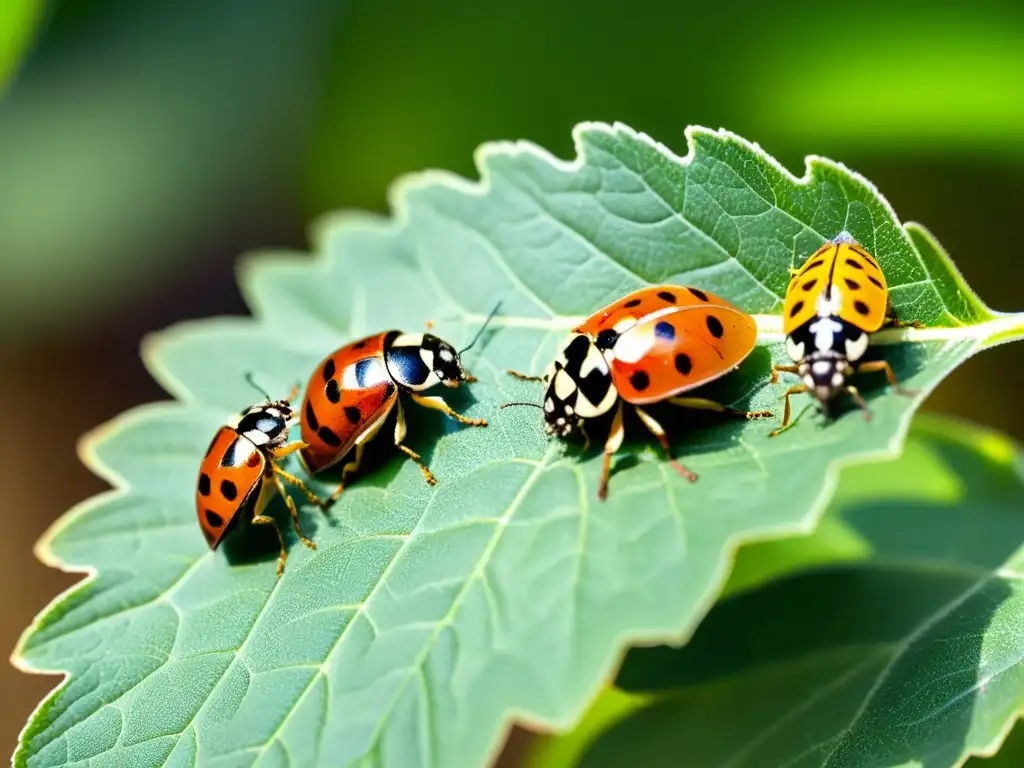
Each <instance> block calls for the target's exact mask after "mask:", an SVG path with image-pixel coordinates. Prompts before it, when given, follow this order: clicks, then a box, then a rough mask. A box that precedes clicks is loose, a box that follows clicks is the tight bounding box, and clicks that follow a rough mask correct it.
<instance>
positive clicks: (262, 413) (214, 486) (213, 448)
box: [196, 376, 322, 576]
mask: <svg viewBox="0 0 1024 768" xmlns="http://www.w3.org/2000/svg"><path fill="white" fill-rule="evenodd" d="M246 378H247V379H248V381H249V383H251V384H252V385H253V386H254V387H255V386H256V384H255V383H254V382H253V381H252V378H251V377H249V376H247V377H246ZM257 389H258V387H257ZM297 393H298V387H296V388H295V390H293V391H292V393H291V395H289V396H288V398H287V399H286V400H271V399H270V396H269V395H267V401H266V402H265V403H259V404H257V405H254V406H252V407H250V408H247V409H246V410H244V411H243V412H242V414H241V416H240V417H239V419H238V423H237V425H234V426H231V425H225V426H223V427H221V428H220V429H219V430H217V434H216V435H214V438H213V442H211V443H210V447H209V448H208V449H207V450H206V456H205V458H204V459H203V463H202V465H201V466H200V468H199V482H198V485H197V488H196V514H197V515H198V517H199V527H200V528H201V529H202V531H203V535H204V536H205V537H206V543H207V544H209V545H210V549H211V550H214V549H217V546H218V545H219V544H220V542H221V540H222V539H223V538H224V535H225V534H226V533H227V532H228V531H229V530H230V529H231V528H233V524H234V523H235V521H236V520H237V519H238V518H239V516H240V513H241V512H242V511H243V510H246V511H250V510H251V514H252V522H253V523H256V524H257V525H273V526H274V530H275V531H277V538H278V541H279V542H280V544H281V556H280V557H279V558H278V560H277V575H278V576H280V575H281V573H282V572H283V571H284V563H285V560H286V559H287V558H288V553H287V550H286V549H285V546H284V537H283V536H282V535H281V531H280V529H279V528H278V527H277V524H276V523H275V521H274V519H273V518H272V517H267V516H266V515H264V514H263V510H264V509H266V506H267V504H269V503H270V501H271V500H272V499H273V498H274V495H275V494H277V493H280V494H281V496H283V497H284V500H285V503H286V504H287V505H288V511H289V512H290V513H291V516H292V523H293V524H294V525H295V533H296V534H298V537H299V541H301V542H302V543H303V544H305V545H306V546H307V547H309V548H310V549H316V544H314V543H313V542H312V541H310V540H309V539H307V538H306V536H305V535H304V534H303V533H302V528H301V527H300V526H299V516H298V512H297V511H296V509H295V502H294V501H292V499H291V497H290V496H289V495H288V493H287V491H286V490H285V487H284V484H283V483H282V482H281V479H282V478H284V479H285V480H287V481H288V482H290V483H292V484H293V485H295V486H296V487H297V488H299V489H300V490H301V491H302V492H303V493H305V494H306V496H307V497H308V498H309V500H310V501H312V502H313V503H314V504H316V505H317V506H322V504H321V502H320V500H319V499H318V498H317V497H316V496H315V495H314V494H313V493H312V491H310V490H309V489H307V488H306V486H305V485H304V484H303V483H302V481H301V480H300V479H299V478H297V477H295V476H294V475H291V474H289V473H288V472H285V471H284V470H283V469H281V467H280V466H279V465H278V463H277V462H278V460H280V459H282V458H284V457H285V456H287V455H288V454H290V453H293V452H294V451H296V450H298V449H299V448H301V447H302V446H303V443H301V442H298V441H295V442H291V443H286V440H287V439H288V430H289V428H290V427H291V425H292V424H294V422H295V415H294V413H293V412H292V408H291V405H290V403H291V401H292V399H293V398H294V397H295V395H296V394H297ZM264 394H266V393H264Z"/></svg>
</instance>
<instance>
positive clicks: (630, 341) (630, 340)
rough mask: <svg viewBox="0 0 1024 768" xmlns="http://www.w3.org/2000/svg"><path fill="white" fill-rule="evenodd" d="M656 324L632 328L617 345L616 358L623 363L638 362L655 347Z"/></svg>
mask: <svg viewBox="0 0 1024 768" xmlns="http://www.w3.org/2000/svg"><path fill="white" fill-rule="evenodd" d="M655 341H656V339H655V337H654V326H653V325H650V324H645V325H643V326H641V327H639V328H634V329H632V330H631V331H630V332H629V333H627V334H625V335H624V336H622V337H620V338H619V341H618V343H616V345H615V359H616V360H619V361H621V362H623V363H636V362H638V361H640V360H643V359H644V357H646V356H647V354H648V353H649V352H650V351H651V349H653V348H654V343H655Z"/></svg>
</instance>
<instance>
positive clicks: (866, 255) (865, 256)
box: [850, 245, 878, 268]
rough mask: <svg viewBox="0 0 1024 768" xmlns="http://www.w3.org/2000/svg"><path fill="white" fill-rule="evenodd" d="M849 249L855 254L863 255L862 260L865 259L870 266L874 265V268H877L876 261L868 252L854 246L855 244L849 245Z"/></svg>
mask: <svg viewBox="0 0 1024 768" xmlns="http://www.w3.org/2000/svg"><path fill="white" fill-rule="evenodd" d="M850 250H851V251H853V252H854V253H856V254H857V255H859V256H861V257H863V259H864V260H865V261H866V262H867V263H868V264H870V265H871V266H872V267H875V268H877V267H878V262H877V261H875V257H874V256H872V255H871V254H870V253H868V252H867V251H864V250H861V249H860V248H858V247H857V246H855V245H851V246H850Z"/></svg>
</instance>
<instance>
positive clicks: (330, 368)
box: [323, 360, 338, 381]
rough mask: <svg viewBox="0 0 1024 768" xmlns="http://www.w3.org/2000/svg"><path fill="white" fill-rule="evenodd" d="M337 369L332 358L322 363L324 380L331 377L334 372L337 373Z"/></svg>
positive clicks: (328, 379)
mask: <svg viewBox="0 0 1024 768" xmlns="http://www.w3.org/2000/svg"><path fill="white" fill-rule="evenodd" d="M337 371H338V368H337V366H335V364H334V360H328V361H327V362H326V363H324V370H323V374H324V381H330V380H331V379H333V378H334V374H335V373H337Z"/></svg>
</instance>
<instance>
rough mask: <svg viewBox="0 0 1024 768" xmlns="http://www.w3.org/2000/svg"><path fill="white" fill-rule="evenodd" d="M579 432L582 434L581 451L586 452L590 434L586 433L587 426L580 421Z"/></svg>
mask: <svg viewBox="0 0 1024 768" xmlns="http://www.w3.org/2000/svg"><path fill="white" fill-rule="evenodd" d="M579 430H580V434H582V435H583V452H584V453H586V452H587V451H589V450H590V435H588V434H587V428H586V426H585V425H584V423H583V422H582V421H581V422H580V426H579Z"/></svg>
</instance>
